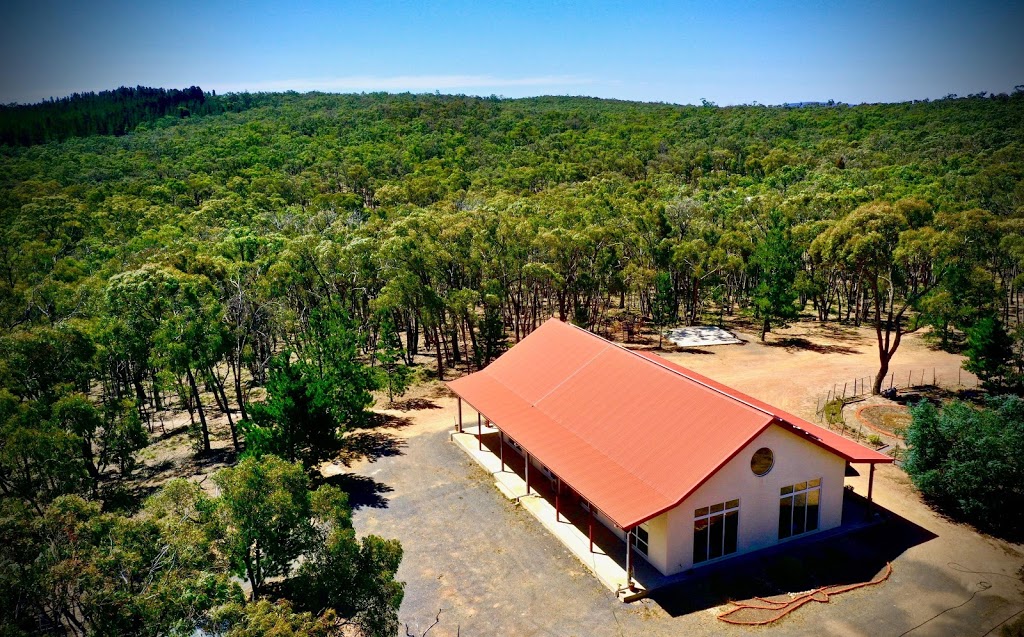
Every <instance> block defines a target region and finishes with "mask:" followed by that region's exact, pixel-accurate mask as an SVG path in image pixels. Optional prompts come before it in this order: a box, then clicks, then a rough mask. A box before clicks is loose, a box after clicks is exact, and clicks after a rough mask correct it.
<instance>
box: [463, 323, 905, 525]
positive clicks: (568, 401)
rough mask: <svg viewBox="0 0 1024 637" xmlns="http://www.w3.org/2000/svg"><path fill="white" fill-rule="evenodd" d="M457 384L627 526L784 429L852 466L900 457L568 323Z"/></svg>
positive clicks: (541, 331)
mask: <svg viewBox="0 0 1024 637" xmlns="http://www.w3.org/2000/svg"><path fill="white" fill-rule="evenodd" d="M448 386H449V387H450V388H451V389H452V391H454V392H455V393H456V394H458V395H459V396H460V397H462V398H463V400H465V401H466V402H468V403H469V404H470V405H471V406H472V407H473V408H474V409H476V410H477V411H479V412H480V413H482V414H483V415H484V416H485V417H486V418H487V419H488V420H490V421H491V422H493V423H495V424H496V425H497V426H498V427H500V428H501V429H502V431H504V432H505V433H506V434H508V435H509V436H511V437H512V438H513V439H514V440H515V441H516V442H518V443H519V444H521V445H522V446H523V447H524V448H525V449H526V450H528V451H529V452H530V454H531V455H533V456H535V457H536V458H537V459H538V460H539V461H540V462H542V463H543V464H545V465H547V466H548V467H549V468H550V469H551V470H552V471H553V472H554V473H555V474H557V475H558V476H559V477H560V478H561V479H562V481H563V482H565V483H566V484H568V485H569V486H571V487H572V488H573V489H575V490H576V491H577V492H579V493H580V494H581V495H582V496H583V497H584V498H586V499H587V500H589V501H590V502H591V503H592V504H594V506H596V507H597V508H598V509H600V510H601V511H602V512H604V513H605V514H606V515H608V517H610V518H611V519H612V520H614V521H615V523H616V524H618V525H619V526H621V527H622V528H629V527H632V526H635V525H636V524H639V523H641V522H643V521H645V520H648V519H650V518H652V517H655V516H657V515H659V514H660V513H662V512H664V511H666V510H668V509H670V508H672V507H673V506H676V505H677V504H679V503H680V502H682V501H683V500H684V499H686V497H687V496H689V495H690V494H691V493H692V492H693V491H694V490H696V489H697V488H698V487H699V486H700V485H701V484H703V483H704V482H705V481H706V480H707V479H708V478H710V477H711V476H712V475H713V474H714V473H715V471H717V470H718V469H719V468H720V467H721V466H722V465H724V464H725V463H726V462H728V461H729V460H730V459H731V458H732V457H733V456H734V455H735V454H736V453H738V452H739V451H740V449H742V448H743V447H744V446H745V445H746V444H747V443H749V442H750V441H751V440H752V439H753V438H754V437H756V436H757V435H758V434H760V433H761V432H762V431H764V430H765V429H766V428H767V427H768V426H769V425H771V424H772V423H773V422H774V423H776V424H779V425H781V426H784V427H786V428H788V429H789V430H791V431H793V432H794V433H796V434H797V435H801V436H803V437H805V438H807V439H808V440H810V441H812V442H814V443H815V444H818V445H820V446H822V447H824V448H825V449H828V450H829V451H831V452H833V453H835V454H836V455H838V456H840V457H842V458H845V459H846V460H850V461H855V462H891V461H892V458H889V457H888V456H885V455H883V454H879V453H877V452H874V451H871V450H870V449H867V448H865V447H863V446H861V445H859V444H857V443H855V442H852V441H850V440H847V439H845V438H843V437H842V436H837V435H836V434H833V433H831V432H829V431H827V430H825V429H822V428H821V427H817V426H816V425H813V424H811V423H808V422H806V421H804V420H801V419H799V418H796V417H795V416H793V415H791V414H787V413H785V412H783V411H780V410H778V409H775V408H773V407H771V406H770V405H767V404H766V403H763V402H761V401H758V400H755V399H753V398H750V397H749V396H745V395H743V394H740V393H739V392H737V391H735V390H733V389H730V388H728V387H726V386H725V385H722V384H720V383H716V382H715V381H712V380H711V379H708V378H705V377H703V376H701V375H699V374H696V373H694V372H691V371H690V370H687V369H686V368H683V367H680V366H679V365H676V364H674V363H671V362H669V361H667V360H665V359H663V358H661V357H658V356H655V355H653V354H649V353H646V352H644V353H641V352H633V351H630V350H627V349H625V348H623V347H620V346H618V345H615V344H614V343H611V342H609V341H606V340H605V339H603V338H601V337H599V336H596V335H594V334H591V333H590V332H587V331H585V330H582V329H579V328H577V327H573V326H571V325H568V324H566V323H562V322H560V321H558V320H557V319H551V320H550V321H548V322H546V323H544V324H543V325H542V326H540V327H539V328H538V329H536V330H534V331H533V332H532V333H531V334H530V335H529V336H527V337H526V338H525V339H523V341H522V342H520V343H519V344H518V345H516V346H515V347H513V348H512V349H511V350H509V351H508V352H506V353H505V354H503V355H502V356H500V357H499V358H498V359H497V360H495V361H494V362H493V363H491V364H490V365H489V366H488V367H487V368H485V369H483V370H481V371H479V372H476V373H475V374H471V375H469V376H465V377H463V378H460V379H457V380H454V381H452V382H450V383H448Z"/></svg>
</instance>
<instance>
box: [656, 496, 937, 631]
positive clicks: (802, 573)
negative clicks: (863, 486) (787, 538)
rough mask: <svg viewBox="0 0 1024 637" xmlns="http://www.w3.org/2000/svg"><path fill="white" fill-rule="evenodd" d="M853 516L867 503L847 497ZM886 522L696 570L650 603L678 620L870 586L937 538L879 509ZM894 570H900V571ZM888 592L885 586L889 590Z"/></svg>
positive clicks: (658, 592) (848, 511) (659, 592)
mask: <svg viewBox="0 0 1024 637" xmlns="http://www.w3.org/2000/svg"><path fill="white" fill-rule="evenodd" d="M846 497H847V502H844V511H843V515H844V517H843V519H844V524H845V523H849V522H850V520H848V519H847V516H848V515H852V516H853V517H854V518H855V519H854V520H853V522H854V523H857V522H859V520H857V519H856V518H857V517H861V516H863V515H864V506H865V504H866V503H865V502H864V500H863V498H861V497H860V496H858V495H856V494H853V493H849V492H848V493H847V494H846ZM875 511H876V512H877V514H878V515H881V516H882V518H883V520H882V521H881V522H879V523H877V524H874V525H871V526H867V527H864V528H860V529H855V530H852V531H850V532H847V533H845V534H842V535H831V536H826V537H821V538H815V537H814V536H809V537H807V538H806V539H802V540H798V541H794V542H787V543H785V544H782V545H779V546H777V547H773V548H771V549H766V550H763V551H759V552H756V553H751V554H749V555H742V556H738V557H735V558H732V559H728V560H725V561H722V562H718V563H716V564H709V565H708V566H705V567H701V568H698V569H695V570H693V571H691V572H690V574H689V576H688V577H686V578H684V579H683V580H682V581H680V582H677V583H675V584H672V585H670V586H667V587H665V588H662V589H659V590H656V591H654V592H652V593H651V595H650V599H652V600H654V601H655V602H657V603H658V605H659V606H661V607H662V608H663V609H664V610H665V612H667V613H668V614H670V615H672V616H673V617H676V616H679V615H686V614H689V613H693V612H696V611H701V610H706V609H708V608H714V607H716V606H722V605H724V604H726V603H728V602H730V601H733V600H747V599H752V598H754V597H771V596H774V595H782V594H785V593H791V592H801V591H808V590H811V589H815V588H818V587H821V586H829V585H843V584H857V583H862V582H869V581H871V580H872V579H873V578H875V576H876V575H878V574H879V573H880V572H882V571H883V570H884V569H885V565H886V563H891V562H892V561H894V560H895V559H896V558H897V557H899V556H900V555H902V554H903V553H904V552H905V551H907V550H908V549H910V548H912V547H914V546H917V545H919V544H923V543H925V542H928V541H930V540H932V539H934V538H935V537H937V536H936V535H935V534H934V533H932V532H931V531H928V530H927V529H924V528H922V527H920V526H918V525H916V524H914V523H913V522H910V521H909V520H907V519H905V518H902V517H900V516H898V515H896V514H894V513H892V512H890V511H887V510H884V509H880V508H877V507H875ZM894 568H897V569H898V568H899V567H898V566H895V567H894ZM883 586H884V584H883Z"/></svg>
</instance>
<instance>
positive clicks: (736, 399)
mask: <svg viewBox="0 0 1024 637" xmlns="http://www.w3.org/2000/svg"><path fill="white" fill-rule="evenodd" d="M567 325H569V327H572V328H575V329H577V330H579V331H581V332H583V333H584V334H587V335H589V336H591V337H593V338H597V339H600V340H602V341H604V342H605V343H607V344H609V345H612V346H614V347H618V348H619V349H621V350H622V351H624V352H627V353H629V354H631V355H633V356H636V357H637V358H639V359H641V360H644V361H647V362H648V363H651V364H653V365H657V366H658V367H660V368H662V369H664V370H665V371H668V372H671V373H673V374H675V375H676V376H681V377H682V378H685V379H686V380H688V381H690V382H693V383H697V384H698V385H700V386H701V387H704V388H706V389H710V390H711V391H713V392H715V393H716V394H721V395H722V396H725V397H726V398H730V399H732V400H734V401H736V402H738V403H740V404H742V405H746V406H747V407H750V408H751V409H754V410H756V411H759V412H761V413H762V414H767V415H769V416H771V417H772V418H775V419H777V420H782V421H783V422H786V419H785V418H780V417H779V416H778V414H775V413H772V412H770V411H768V410H767V409H765V408H763V407H758V406H757V405H754V404H752V403H749V402H747V401H745V400H743V399H742V398H739V397H737V396H733V395H732V394H730V393H729V392H725V391H722V390H721V389H718V388H717V387H712V386H711V385H708V384H707V383H705V382H704V381H702V380H699V379H696V378H693V377H692V376H687V375H686V374H683V373H682V372H680V371H679V370H676V369H672V368H671V367H668V366H666V365H663V364H661V363H659V362H658V361H656V360H654V359H652V358H648V357H646V356H644V355H643V354H640V353H638V352H635V351H633V350H631V349H629V348H628V347H626V346H624V345H620V344H618V343H616V342H615V341H612V340H609V339H607V338H603V337H601V336H599V335H597V334H594V333H593V332H591V331H590V330H585V329H583V328H582V327H580V326H578V325H573V324H572V323H567ZM655 356H657V354H655Z"/></svg>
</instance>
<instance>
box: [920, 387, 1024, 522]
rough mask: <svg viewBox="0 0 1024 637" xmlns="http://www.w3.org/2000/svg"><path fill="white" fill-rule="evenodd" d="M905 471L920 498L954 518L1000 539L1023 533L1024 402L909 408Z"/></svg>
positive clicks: (1005, 398) (1002, 400)
mask: <svg viewBox="0 0 1024 637" xmlns="http://www.w3.org/2000/svg"><path fill="white" fill-rule="evenodd" d="M911 414H912V415H913V422H912V423H911V425H910V427H909V428H908V429H907V445H908V451H907V459H906V463H905V465H904V466H905V468H906V470H907V473H908V474H910V478H911V480H913V482H914V485H915V486H917V488H918V489H920V490H921V493H922V494H923V495H924V496H925V497H926V498H928V499H929V500H931V501H932V502H933V503H935V504H936V505H938V506H939V507H940V508H942V509H943V510H945V511H946V512H948V513H950V514H951V515H953V516H954V517H958V518H960V519H963V520H966V521H969V522H971V523H973V524H976V525H977V526H979V527H982V528H985V529H987V530H991V531H995V532H998V533H1001V534H1008V535H1013V536H1016V535H1019V534H1020V532H1021V531H1022V530H1024V464H1022V463H1021V462H1020V458H1022V457H1024V400H1021V399H1020V398H1017V397H1016V396H999V397H995V398H991V399H989V403H988V406H987V407H985V408H976V407H974V406H972V405H970V404H967V403H964V402H960V401H954V402H951V403H949V404H948V405H946V406H945V407H943V409H942V410H941V411H940V410H939V409H937V408H936V407H935V406H934V405H932V404H930V403H928V402H925V401H922V402H921V403H919V404H917V405H916V406H914V407H912V408H911Z"/></svg>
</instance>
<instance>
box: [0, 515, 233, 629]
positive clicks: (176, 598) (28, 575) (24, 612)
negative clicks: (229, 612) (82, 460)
mask: <svg viewBox="0 0 1024 637" xmlns="http://www.w3.org/2000/svg"><path fill="white" fill-rule="evenodd" d="M0 513H2V514H0V540H3V541H2V542H0V589H3V590H4V592H5V593H7V594H5V595H4V596H3V598H2V599H0V619H2V620H3V625H4V627H5V629H6V632H5V634H37V631H39V630H40V629H43V628H45V629H46V630H47V631H54V632H60V633H63V634H67V635H75V636H86V635H89V636H92V635H96V636H99V635H103V636H107V635H109V636H113V637H117V636H121V635H124V636H125V637H127V636H129V635H139V634H151V635H154V634H164V635H182V636H184V635H192V634H194V633H195V630H196V629H197V628H198V627H199V626H200V625H201V624H202V623H203V618H204V617H205V616H206V614H207V613H208V612H209V611H210V610H211V609H212V608H213V607H215V606H218V605H220V604H224V603H226V602H229V601H232V600H240V599H241V591H240V590H239V588H238V585H237V584H235V583H233V582H232V581H231V580H230V578H229V577H228V576H227V573H226V572H223V571H218V570H217V567H216V557H215V554H214V553H213V552H212V551H211V550H210V549H211V544H210V542H209V541H208V540H205V539H203V536H202V534H201V533H195V532H192V533H187V537H189V538H191V541H188V542H185V541H183V537H184V536H183V534H182V532H183V531H184V530H185V529H186V528H187V527H188V528H191V529H193V530H195V529H196V528H198V527H197V524H196V523H195V522H193V521H191V520H189V519H188V518H178V517H175V518H174V520H173V525H171V526H165V525H162V524H160V522H159V521H158V520H156V519H154V518H153V517H151V516H150V515H149V514H143V515H142V516H140V517H137V518H132V517H127V516H125V515H122V514H119V513H104V512H101V510H100V505H99V504H98V503H96V502H88V501H86V500H83V499H82V498H80V497H78V496H73V495H72V496H61V497H59V498H57V499H56V500H54V501H53V502H52V503H51V504H50V505H49V506H48V507H47V508H46V510H45V512H44V513H43V515H41V516H36V515H31V514H29V513H28V512H27V510H25V509H23V508H19V506H18V503H17V502H14V501H11V500H9V499H6V498H5V499H2V500H0Z"/></svg>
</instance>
